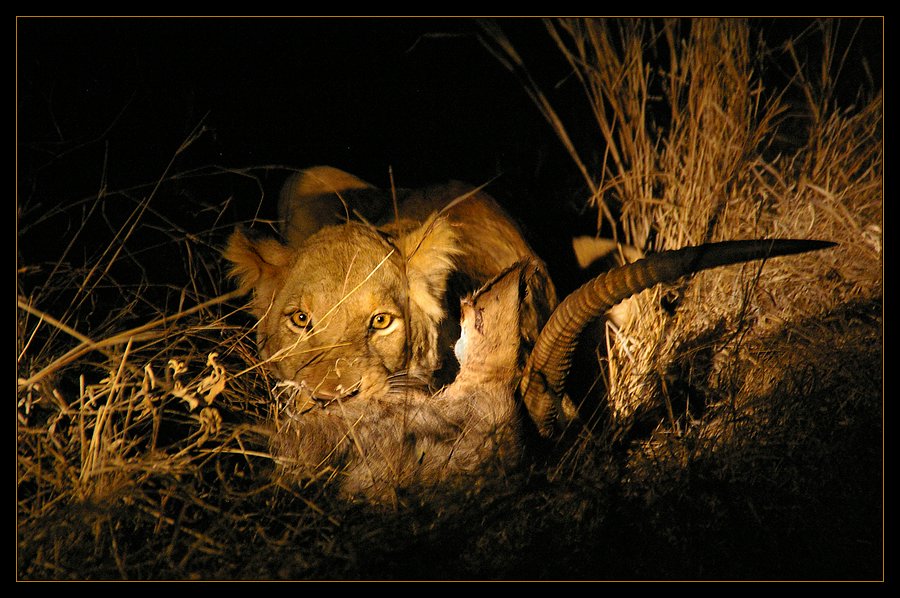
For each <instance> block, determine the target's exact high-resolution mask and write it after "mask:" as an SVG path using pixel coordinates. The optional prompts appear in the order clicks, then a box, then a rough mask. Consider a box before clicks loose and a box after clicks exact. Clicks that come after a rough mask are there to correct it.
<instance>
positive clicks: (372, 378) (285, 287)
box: [225, 219, 456, 401]
mask: <svg viewBox="0 0 900 598" xmlns="http://www.w3.org/2000/svg"><path fill="white" fill-rule="evenodd" d="M455 251H456V249H455V237H454V233H453V230H452V228H451V227H450V225H449V224H447V223H446V222H444V221H442V220H434V219H430V220H429V221H428V222H426V223H425V224H424V225H423V226H422V227H421V228H418V229H416V230H414V231H412V232H410V233H409V234H407V235H403V236H400V237H399V238H390V237H388V236H387V235H385V234H383V233H381V232H379V231H377V230H374V229H373V228H371V227H368V226H365V225H363V224H356V223H348V224H344V225H339V226H332V227H326V228H324V229H322V230H321V231H319V232H318V233H316V234H315V235H313V236H311V237H309V238H308V239H306V241H304V242H303V243H302V244H301V245H300V246H299V247H298V248H297V249H296V250H292V249H290V248H288V247H286V246H284V245H281V244H280V243H278V242H277V241H274V240H271V239H268V240H263V241H257V242H252V241H250V240H248V239H247V238H246V237H245V236H244V235H243V234H242V233H240V232H237V233H235V234H234V235H233V236H232V238H231V240H230V242H229V246H228V249H227V251H226V254H225V255H226V257H227V258H228V259H229V260H231V261H232V263H233V264H234V273H235V275H236V276H237V277H238V278H239V280H240V282H241V284H242V285H243V286H244V287H246V288H252V289H253V291H254V300H253V303H252V306H251V309H252V310H253V312H254V313H255V314H256V315H257V317H259V320H260V321H259V326H258V331H257V335H258V343H259V349H260V355H261V357H263V358H264V359H265V360H266V362H267V364H268V366H269V367H270V369H271V370H272V371H273V372H274V373H275V374H276V375H277V376H278V377H279V378H281V379H282V380H285V381H289V382H292V383H294V384H295V385H297V386H299V387H301V388H302V389H304V390H305V392H306V393H307V394H308V395H311V396H312V397H313V398H316V399H319V400H324V401H328V400H331V399H335V398H340V397H347V396H351V395H361V396H370V397H371V396H380V395H382V394H384V393H385V392H386V391H387V390H388V387H389V380H390V377H391V375H392V374H395V373H397V372H402V371H412V372H416V373H417V374H420V375H422V374H424V375H425V376H426V377H427V375H428V372H430V371H433V370H435V369H437V368H438V367H439V366H440V353H441V352H440V351H439V347H438V346H437V342H438V340H437V339H438V336H439V327H440V324H441V321H442V320H443V319H444V317H445V315H446V314H445V313H444V307H443V306H444V292H445V286H446V280H447V277H448V275H449V272H450V269H451V267H452V256H453V255H454V254H455Z"/></svg>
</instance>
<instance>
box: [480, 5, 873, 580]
mask: <svg viewBox="0 0 900 598" xmlns="http://www.w3.org/2000/svg"><path fill="white" fill-rule="evenodd" d="M546 25H547V30H548V32H549V33H550V35H551V36H552V37H553V39H554V40H555V42H556V44H557V46H558V47H559V49H560V51H561V52H562V53H563V55H564V56H565V58H566V59H567V61H568V63H569V65H570V66H571V68H572V71H573V72H574V74H575V75H576V77H577V80H578V82H579V83H580V85H581V86H582V88H583V90H584V93H585V96H586V98H587V100H588V102H589V103H590V105H591V106H592V107H593V114H594V117H595V121H596V126H597V131H598V138H599V140H600V141H602V144H599V145H598V149H597V150H595V151H594V153H596V155H598V156H600V157H601V159H600V160H598V161H597V162H596V166H592V165H591V162H590V160H588V159H585V158H583V154H584V151H583V150H581V149H580V148H575V147H574V145H573V144H572V143H571V142H570V141H569V136H568V135H567V133H566V130H565V127H566V126H567V125H566V124H565V123H564V120H565V119H564V118H561V117H560V116H559V115H557V114H556V113H555V112H554V111H553V109H552V106H551V105H550V101H549V100H548V99H547V97H546V96H545V95H544V94H543V92H542V90H540V89H539V88H537V87H536V86H535V85H533V82H530V81H529V80H528V79H527V77H524V79H525V80H526V86H527V87H528V89H529V92H530V93H531V94H532V97H533V98H534V99H535V100H536V103H537V104H538V106H539V107H540V108H541V109H542V111H543V112H544V114H545V116H546V117H547V119H548V121H549V122H550V123H551V125H552V126H553V127H554V128H555V129H556V130H557V131H558V132H559V136H560V138H561V139H562V140H563V141H564V144H565V145H566V147H567V149H568V150H569V151H570V153H571V154H572V157H573V159H574V160H575V161H576V163H577V164H578V165H579V168H580V169H581V171H582V173H583V174H584V176H585V177H586V178H587V182H588V186H589V188H590V189H591V193H592V195H591V197H590V203H591V205H593V206H594V207H596V209H597V214H598V223H597V230H598V234H600V233H603V232H605V231H610V232H611V234H612V235H613V236H615V237H617V238H618V239H620V240H621V241H622V242H623V243H626V244H630V245H634V246H637V247H638V248H640V249H642V250H645V251H658V250H662V249H669V248H677V247H681V246H685V245H695V244H700V243H704V242H710V241H718V240H727V239H744V238H766V237H781V238H814V239H827V240H831V241H836V242H838V243H839V244H840V245H839V247H837V248H835V249H833V250H828V251H823V252H819V253H815V254H810V255H805V256H795V257H790V258H781V259H778V260H773V261H772V262H771V263H765V264H759V263H753V264H746V265H743V266H735V267H729V268H722V269H719V270H716V271H713V272H708V273H703V274H700V275H698V276H696V277H694V278H692V279H691V280H688V281H685V282H684V283H683V284H681V285H678V286H677V287H676V288H674V289H671V288H670V289H660V288H658V289H653V290H650V291H647V292H644V293H642V294H641V295H639V296H638V297H636V298H635V299H634V300H633V302H634V304H635V305H634V306H633V308H632V313H633V314H635V316H634V317H633V318H632V320H631V321H629V322H628V323H627V324H626V325H625V326H624V327H623V328H621V329H618V330H612V329H611V328H609V329H607V337H606V340H605V341H604V342H603V343H601V345H602V346H601V347H600V349H601V351H600V354H601V355H602V357H601V358H600V365H601V371H603V372H604V377H603V378H602V380H600V381H599V386H600V387H601V390H600V393H599V394H600V398H599V399H598V400H596V401H595V402H591V399H588V400H586V401H585V403H584V405H583V409H585V410H587V412H588V413H591V411H590V410H591V409H595V410H597V411H596V412H595V414H594V416H593V418H592V421H593V422H594V423H593V424H592V425H593V427H592V430H591V432H590V433H589V434H587V435H586V437H585V438H584V439H583V440H582V441H581V442H579V443H576V445H575V446H574V447H569V448H567V449H566V450H567V452H568V454H567V456H566V458H565V459H564V460H563V461H562V462H561V463H560V464H559V465H558V467H557V468H556V470H555V471H556V474H555V475H557V476H561V477H569V476H571V475H573V470H575V469H577V468H580V467H582V466H583V463H584V461H585V459H586V457H585V453H589V452H591V451H596V450H597V449H598V447H599V448H600V450H615V449H614V448H613V447H615V446H616V445H617V443H620V442H621V441H622V440H623V439H626V446H628V450H629V456H628V457H627V459H626V460H625V461H624V463H623V468H624V471H623V473H622V478H621V483H622V484H623V485H624V489H623V492H624V494H625V495H626V496H630V497H631V498H632V499H634V500H637V501H643V502H645V503H646V505H647V506H648V507H649V510H650V511H651V512H652V514H653V517H652V519H653V523H652V524H651V525H649V527H650V528H651V529H650V530H649V531H652V533H654V534H655V533H662V534H664V535H665V534H672V540H671V542H670V541H669V540H666V541H664V542H663V543H662V544H663V546H668V547H669V548H670V549H672V550H694V549H695V547H696V546H697V545H698V544H697V543H702V542H703V541H709V540H710V539H711V538H712V537H715V536H716V534H723V535H726V536H727V535H728V534H736V533H737V534H745V535H746V536H747V537H748V538H750V537H752V538H755V539H756V540H757V541H758V542H759V544H760V545H765V546H770V547H771V546H773V543H775V542H776V539H778V540H782V539H784V538H790V540H787V541H786V544H787V545H791V542H796V543H797V544H798V545H799V544H804V550H806V549H808V547H806V546H805V543H806V542H813V540H812V538H813V537H816V536H817V534H818V533H820V532H813V531H812V528H814V527H815V525H816V523H812V522H813V521H815V522H821V518H822V517H832V518H834V519H835V520H837V521H840V523H838V524H835V525H834V527H835V528H840V531H839V532H835V534H836V535H840V534H843V535H844V536H843V537H842V538H841V548H839V549H838V548H834V546H833V543H834V539H833V538H832V539H831V540H829V542H832V548H829V549H825V548H823V549H820V554H818V558H820V559H821V560H822V563H829V564H830V565H832V566H838V563H840V562H841V560H842V559H847V558H850V555H849V554H848V553H850V552H852V549H851V548H850V546H849V544H847V543H845V542H846V540H847V538H854V541H858V542H860V543H861V544H865V545H867V546H870V547H873V548H874V547H875V546H876V545H877V543H878V541H879V538H878V528H879V511H880V509H879V506H878V502H879V489H880V487H881V476H880V469H879V468H880V466H879V462H880V458H879V455H880V451H881V448H882V443H881V442H880V441H879V438H881V437H883V436H882V434H881V426H880V422H881V416H882V408H881V400H882V386H881V380H882V377H881V371H882V370H881V367H882V353H881V347H882V346H883V337H882V324H881V311H882V292H883V287H882V277H883V261H882V230H883V221H882V209H883V208H882V206H883V197H882V185H883V144H882V139H883V137H882V117H883V114H882V97H881V94H880V92H879V91H877V90H874V91H870V93H869V94H868V95H865V94H861V95H858V96H857V101H858V102H859V103H858V104H856V105H853V106H840V105H839V104H838V100H837V98H836V97H835V96H834V95H832V94H833V93H834V92H835V90H836V89H838V87H839V84H838V82H837V81H836V79H835V77H836V76H837V75H838V73H839V70H840V67H842V66H846V65H844V64H843V62H842V61H841V57H842V54H841V52H843V51H845V49H843V50H842V49H841V48H839V46H838V44H837V39H838V32H839V29H840V28H841V27H853V26H854V25H855V24H854V23H852V22H840V21H821V22H816V23H812V24H811V25H810V27H809V29H808V30H807V31H805V32H804V34H803V36H801V37H799V38H792V39H790V40H789V41H788V42H787V43H786V44H785V46H784V47H780V48H769V47H766V46H765V45H764V43H763V39H762V38H760V40H759V42H758V43H756V42H755V40H754V34H753V33H752V32H751V28H750V26H749V25H748V23H747V22H746V21H743V20H737V19H696V20H691V21H690V22H685V21H680V20H677V21H676V20H659V21H657V20H653V21H650V20H625V21H621V20H616V21H611V20H584V19H564V20H554V21H548V22H547V24H546ZM492 39H493V45H492V47H493V49H494V51H495V52H496V53H497V54H499V55H501V56H502V57H503V58H504V60H505V61H506V64H507V65H508V66H510V68H512V69H513V70H514V71H516V70H518V69H522V68H524V66H525V65H523V64H522V62H521V59H519V57H518V55H517V54H516V53H515V51H514V49H513V48H512V47H511V45H510V44H509V42H508V40H507V39H506V38H505V37H503V36H502V34H497V33H496V32H494V35H493V36H492ZM798 45H804V46H805V47H807V48H808V47H815V48H822V49H823V51H822V55H821V56H822V57H821V67H820V68H816V65H811V64H806V63H804V62H803V61H802V60H801V59H800V58H798V56H799V55H800V53H799V52H798V51H797V47H798ZM774 59H778V60H779V63H780V64H786V65H788V66H787V67H786V68H788V69H789V72H790V75H791V76H790V81H789V83H788V85H787V87H785V88H771V87H767V84H766V81H765V80H764V77H763V75H764V74H765V73H766V71H767V68H768V69H771V68H773V63H772V62H770V61H772V60H774ZM796 98H802V102H801V103H798V102H797V101H796ZM581 126H583V124H581ZM607 410H608V411H609V412H610V413H611V418H607V416H606V413H607ZM848 413H852V414H853V415H852V416H851V415H847V414H848ZM635 426H636V428H635ZM636 430H647V432H640V431H636ZM854 464H855V465H856V466H858V469H857V468H855V466H854ZM861 472H865V473H864V474H863V473H861ZM854 486H855V487H856V488H857V490H856V491H848V490H847V488H850V487H854ZM835 488H841V490H840V491H839V492H838V494H840V492H847V493H848V494H849V495H850V498H849V499H848V498H847V496H846V495H845V496H844V499H842V500H845V501H848V502H851V503H852V502H854V501H856V504H857V505H858V508H850V509H849V510H847V511H844V510H842V507H841V504H842V502H841V500H834V501H832V500H831V498H830V496H829V495H830V494H831V493H833V492H835ZM823 495H824V496H829V498H827V499H823V498H822V497H823ZM817 509H818V510H820V511H822V512H821V513H817V512H816V510H817ZM784 510H789V511H790V513H791V517H793V520H792V519H791V517H785V516H784V512H783V511H784ZM807 510H808V512H807ZM848 511H849V512H848ZM747 512H749V513H752V516H749V517H748V516H747ZM825 513H827V515H826V514H825ZM678 518H687V521H690V522H691V523H690V524H689V525H691V526H694V525H697V528H693V527H692V528H691V530H690V531H691V533H695V534H696V535H695V537H693V538H679V539H677V540H675V539H674V536H675V535H677V534H678V533H684V530H683V529H682V528H683V527H684V526H683V524H680V523H676V520H677V519H678ZM695 519H696V521H695ZM847 521H853V523H852V524H848V523H847ZM845 524H846V525H845ZM853 525H857V526H858V527H856V528H853ZM779 526H783V529H782V530H779V529H778V528H779ZM745 528H747V529H749V530H751V531H749V532H748V531H747V529H745ZM797 528H804V529H803V530H802V531H796V532H795V530H796V529H797ZM676 530H678V531H676ZM794 534H796V535H794ZM804 534H808V536H804ZM826 535H827V533H826ZM817 539H818V540H819V541H821V538H817ZM732 541H733V540H732V539H730V538H729V539H727V540H724V541H723V539H722V538H718V537H715V542H716V544H722V543H723V542H724V543H726V544H727V543H730V542H732ZM647 543H648V550H652V548H650V546H653V545H654V543H653V540H647ZM810 550H811V549H810ZM724 552H726V553H730V552H731V550H724ZM787 552H790V550H787ZM813 552H815V551H813ZM866 554H867V558H869V559H870V561H869V562H868V563H865V564H863V563H861V562H860V560H862V559H857V557H858V555H856V554H853V555H852V559H851V560H853V562H854V565H855V566H858V567H860V569H865V568H866V567H869V569H868V570H869V571H877V569H878V559H877V550H872V551H871V552H867V553H866ZM837 555H842V556H837ZM782 556H783V557H785V558H788V557H789V555H788V554H784V555H782ZM756 557H761V554H757V555H755V556H754V558H751V559H750V560H749V562H748V563H747V564H746V568H744V567H742V566H740V564H736V563H724V562H718V563H716V566H717V567H719V571H718V573H721V572H724V571H731V572H734V571H738V572H739V574H740V575H745V574H746V575H750V576H752V575H758V574H759V572H758V569H757V568H754V567H755V565H754V563H757V561H756V560H755V558H756ZM763 560H766V561H768V559H766V558H764V557H763ZM846 563H847V561H846V560H845V561H844V562H843V563H841V568H842V569H843V567H844V566H845V565H846ZM662 570H664V567H663V566H662V565H661V567H660V571H662ZM822 571H823V574H824V575H826V576H827V575H828V571H829V570H828V568H827V567H825V566H823V568H822ZM672 574H674V575H678V573H677V571H672ZM708 574H710V575H716V574H717V571H709V572H708ZM783 574H784V575H787V576H791V575H792V573H791V570H790V567H789V566H785V567H784V570H783Z"/></svg>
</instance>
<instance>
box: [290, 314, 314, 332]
mask: <svg viewBox="0 0 900 598" xmlns="http://www.w3.org/2000/svg"><path fill="white" fill-rule="evenodd" d="M311 322H312V320H311V319H310V317H309V314H308V313H306V312H305V311H295V312H294V313H292V314H291V324H293V325H294V326H296V327H297V328H309V325H310V323H311Z"/></svg>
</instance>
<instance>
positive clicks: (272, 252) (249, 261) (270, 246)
mask: <svg viewBox="0 0 900 598" xmlns="http://www.w3.org/2000/svg"><path fill="white" fill-rule="evenodd" d="M223 256H224V257H225V259H226V260H228V261H230V262H231V271H230V274H231V276H232V277H233V278H235V279H236V280H237V282H238V286H239V288H240V289H241V290H242V291H244V292H249V291H251V290H252V291H253V292H254V302H253V311H254V313H256V315H257V316H258V317H262V315H263V314H264V313H265V311H266V309H268V305H269V302H270V301H271V299H272V297H273V296H274V294H275V291H277V290H278V288H280V286H281V284H282V283H283V280H284V276H285V274H286V272H287V267H288V265H289V264H290V262H291V256H292V252H291V250H290V249H289V248H288V247H285V246H284V245H282V244H281V243H279V242H278V241H276V240H275V239H260V240H258V241H251V240H250V239H248V238H247V236H246V235H245V234H244V233H243V232H241V231H240V230H236V231H234V233H232V235H231V237H230V238H229V239H228V247H226V248H225V251H224V253H223Z"/></svg>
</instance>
